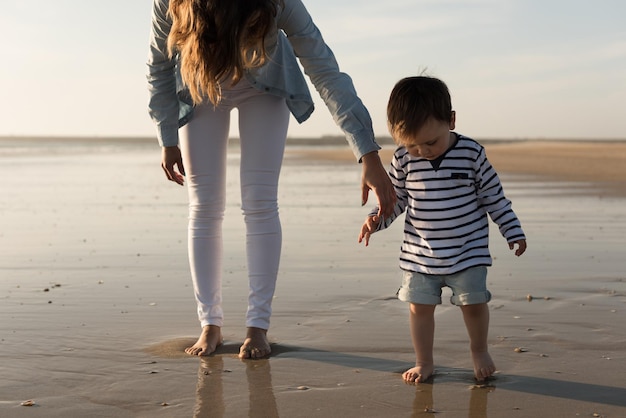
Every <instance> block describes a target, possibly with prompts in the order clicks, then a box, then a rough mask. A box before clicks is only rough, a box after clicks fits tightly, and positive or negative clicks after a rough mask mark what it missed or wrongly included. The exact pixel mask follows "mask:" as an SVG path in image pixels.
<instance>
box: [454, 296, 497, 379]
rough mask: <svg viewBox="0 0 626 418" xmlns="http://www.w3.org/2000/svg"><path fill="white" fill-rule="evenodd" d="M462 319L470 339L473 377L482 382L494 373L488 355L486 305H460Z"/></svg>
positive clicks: (487, 315) (487, 310)
mask: <svg viewBox="0 0 626 418" xmlns="http://www.w3.org/2000/svg"><path fill="white" fill-rule="evenodd" d="M461 311H462V312H463V319H464V320H465V326H466V327H467V333H468V334H469V338H470V351H471V353H472V360H473V362H474V376H475V377H476V380H478V381H479V382H480V381H483V380H485V379H486V378H488V377H489V376H491V375H493V374H494V373H495V371H496V366H495V364H494V363H493V360H492V359H491V356H490V355H489V350H488V347H487V335H488V333H489V308H488V306H487V304H486V303H478V304H475V305H462V306H461Z"/></svg>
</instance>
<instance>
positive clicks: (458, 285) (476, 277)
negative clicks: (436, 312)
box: [398, 266, 491, 306]
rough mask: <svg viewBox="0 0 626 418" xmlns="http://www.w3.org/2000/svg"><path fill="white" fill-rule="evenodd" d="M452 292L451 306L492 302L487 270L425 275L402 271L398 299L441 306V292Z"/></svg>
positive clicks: (474, 269)
mask: <svg viewBox="0 0 626 418" xmlns="http://www.w3.org/2000/svg"><path fill="white" fill-rule="evenodd" d="M444 286H447V287H449V288H450V289H452V297H451V298H450V302H451V303H452V304H453V305H457V306H462V305H475V304H479V303H487V302H489V301H490V300H491V293H490V292H489V291H488V290H487V267H485V266H477V267H470V268H468V269H466V270H463V271H460V272H458V273H454V274H444V275H439V274H424V273H416V272H413V271H405V272H404V278H403V280H402V286H401V287H400V289H399V290H398V299H400V300H401V301H403V302H411V303H419V304H422V305H439V304H441V289H442V288H443V287H444Z"/></svg>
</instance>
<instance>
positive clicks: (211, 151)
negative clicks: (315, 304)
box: [180, 80, 289, 329]
mask: <svg viewBox="0 0 626 418" xmlns="http://www.w3.org/2000/svg"><path fill="white" fill-rule="evenodd" d="M223 96H224V98H223V100H222V102H221V103H220V105H219V106H218V107H217V108H215V107H214V106H213V105H212V104H203V105H200V106H197V107H196V109H195V111H194V117H193V119H192V120H191V121H190V122H189V123H188V124H187V125H185V126H184V127H183V128H181V130H180V145H181V151H182V155H183V164H184V166H185V171H186V179H187V184H188V192H189V236H188V240H189V241H188V245H189V264H190V267H191V277H192V280H193V286H194V293H195V297H196V301H197V303H198V319H199V320H200V324H201V326H206V325H217V326H220V327H221V326H222V325H223V310H222V252H223V250H222V221H223V219H224V210H225V206H226V205H225V203H226V202H225V201H226V198H225V190H226V151H227V145H228V135H229V126H230V113H231V110H232V109H233V108H237V109H238V113H239V136H240V140H241V167H240V177H241V202H242V211H243V215H244V220H245V225H246V252H247V262H248V281H249V286H250V292H249V295H248V312H247V316H246V326H247V327H257V328H262V329H269V324H270V316H271V313H272V308H271V303H272V298H273V296H274V289H275V287H276V277H277V274H278V265H279V261H280V251H281V244H282V231H281V225H280V219H279V216H278V197H277V195H278V178H279V175H280V169H281V165H282V160H283V154H284V149H285V139H286V137H287V128H288V125H289V110H288V108H287V106H286V104H285V101H284V99H282V98H279V97H276V96H272V95H269V94H264V93H262V92H259V91H257V90H255V89H254V88H252V87H251V86H250V85H249V84H248V83H247V82H246V81H245V80H242V81H241V82H240V83H238V84H237V85H236V86H233V87H231V88H229V89H228V90H226V89H224V91H223Z"/></svg>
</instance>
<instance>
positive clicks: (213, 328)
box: [185, 325, 224, 356]
mask: <svg viewBox="0 0 626 418" xmlns="http://www.w3.org/2000/svg"><path fill="white" fill-rule="evenodd" d="M223 342H224V340H222V329H221V328H220V327H218V326H217V325H206V326H204V327H203V328H202V332H201V333H200V337H199V338H198V341H196V343H195V344H194V345H192V346H191V347H187V348H185V353H187V354H190V355H192V356H208V355H209V354H211V353H213V352H214V351H215V350H216V349H217V347H219V346H220V345H222V343H223Z"/></svg>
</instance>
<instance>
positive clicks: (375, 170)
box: [361, 151, 396, 217]
mask: <svg viewBox="0 0 626 418" xmlns="http://www.w3.org/2000/svg"><path fill="white" fill-rule="evenodd" d="M361 161H362V164H363V175H362V177H361V205H365V204H366V203H367V198H368V194H369V191H370V190H373V191H374V193H375V194H376V199H377V200H378V216H384V217H389V216H391V214H392V213H393V208H394V206H395V204H396V192H395V190H394V188H393V185H392V184H391V180H390V179H389V176H388V175H387V171H385V168H384V167H383V163H382V162H381V161H380V157H379V156H378V152H376V151H374V152H370V153H368V154H365V155H364V156H363V158H362V159H361Z"/></svg>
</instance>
